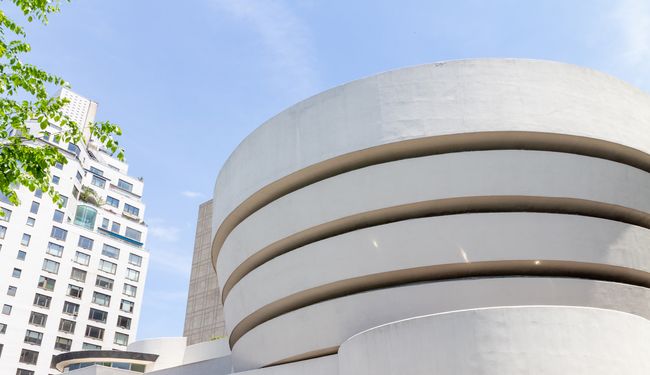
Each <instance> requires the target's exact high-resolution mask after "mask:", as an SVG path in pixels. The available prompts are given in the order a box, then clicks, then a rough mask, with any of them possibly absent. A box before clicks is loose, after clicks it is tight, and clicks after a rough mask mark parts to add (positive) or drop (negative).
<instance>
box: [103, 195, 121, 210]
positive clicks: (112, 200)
mask: <svg viewBox="0 0 650 375" xmlns="http://www.w3.org/2000/svg"><path fill="white" fill-rule="evenodd" d="M106 204H108V205H109V206H113V207H116V208H117V207H118V206H119V205H120V200H119V199H115V198H113V197H111V196H110V195H109V196H107V197H106Z"/></svg>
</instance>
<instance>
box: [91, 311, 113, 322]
mask: <svg viewBox="0 0 650 375" xmlns="http://www.w3.org/2000/svg"><path fill="white" fill-rule="evenodd" d="M107 317H108V313H107V312H106V311H102V310H97V309H92V308H91V309H90V313H89V314H88V319H90V320H94V321H96V322H102V323H106V318H107Z"/></svg>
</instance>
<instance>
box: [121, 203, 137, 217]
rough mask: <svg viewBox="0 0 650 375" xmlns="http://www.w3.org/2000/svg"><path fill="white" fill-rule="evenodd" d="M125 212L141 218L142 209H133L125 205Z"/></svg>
mask: <svg viewBox="0 0 650 375" xmlns="http://www.w3.org/2000/svg"><path fill="white" fill-rule="evenodd" d="M124 212H126V213H128V214H131V215H133V216H140V209H139V208H137V207H133V206H131V205H130V204H128V203H124Z"/></svg>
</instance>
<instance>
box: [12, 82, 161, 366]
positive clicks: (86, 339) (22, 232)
mask: <svg viewBox="0 0 650 375" xmlns="http://www.w3.org/2000/svg"><path fill="white" fill-rule="evenodd" d="M60 95H61V96H62V97H66V98H69V99H70V104H69V105H68V106H67V107H66V109H65V111H66V114H68V115H69V116H70V117H71V118H72V119H75V120H76V121H85V122H87V121H92V120H93V119H94V115H95V112H96V108H97V104H96V103H95V102H93V101H91V100H88V99H86V98H83V97H81V96H79V95H77V94H75V93H74V92H72V91H70V90H65V89H64V90H63V91H62V92H61V94H60ZM81 124H82V123H80V125H81ZM33 125H34V127H33V129H34V131H37V129H38V128H37V126H36V124H33ZM82 128H83V127H82ZM39 130H40V129H39ZM60 130H61V129H60V128H59V127H58V126H57V125H56V124H50V126H49V128H48V129H46V131H47V134H44V135H43V137H42V138H41V139H40V140H39V142H43V143H48V144H51V145H55V146H57V147H59V148H60V149H61V151H62V152H63V153H64V154H65V155H66V157H67V159H68V162H67V163H66V164H65V165H57V166H56V167H54V168H52V170H51V178H52V183H53V184H54V185H55V186H56V187H57V191H58V192H59V193H60V194H61V198H62V200H61V206H59V205H58V204H54V203H52V201H51V199H50V197H49V196H48V195H47V194H46V193H43V192H40V191H34V192H30V191H29V190H28V189H27V188H25V187H21V188H20V189H19V193H18V194H19V197H20V200H21V204H20V206H17V207H16V206H13V205H11V204H10V203H9V202H8V200H7V199H6V198H4V197H3V199H2V201H1V202H0V208H1V209H2V210H3V211H4V212H5V215H4V216H3V217H1V218H0V220H1V221H0V295H1V296H0V301H1V302H0V305H1V306H2V311H1V313H0V374H16V375H46V374H52V373H58V371H57V370H56V369H53V368H51V360H52V357H53V356H55V355H57V354H60V353H63V352H67V351H76V350H88V349H94V350H98V349H106V350H124V349H125V348H126V345H128V344H129V342H130V341H132V340H133V339H134V336H135V333H136V331H137V326H138V317H139V314H140V309H141V301H142V294H143V288H144V281H145V278H146V273H147V264H148V258H149V255H148V252H147V251H146V249H145V241H146V235H147V228H146V225H145V222H144V209H145V207H144V204H143V202H142V191H143V187H144V183H143V180H142V179H141V178H134V177H132V176H129V174H128V165H127V164H126V163H124V162H121V161H119V160H118V159H116V158H114V157H113V156H111V155H110V154H109V153H108V152H107V151H106V150H104V149H103V148H102V146H101V144H99V143H98V142H95V141H93V140H92V139H88V138H89V137H88V132H87V130H85V129H84V131H85V134H86V143H85V144H71V143H70V144H67V143H66V144H63V143H61V142H57V139H56V137H55V135H56V133H57V132H58V131H60Z"/></svg>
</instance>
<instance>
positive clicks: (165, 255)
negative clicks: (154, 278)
mask: <svg viewBox="0 0 650 375" xmlns="http://www.w3.org/2000/svg"><path fill="white" fill-rule="evenodd" d="M151 262H152V263H154V264H153V265H152V266H153V267H152V269H153V268H157V269H159V271H162V272H163V273H172V274H174V276H180V277H182V278H183V279H189V277H190V270H191V268H192V250H191V249H189V250H188V249H184V248H181V247H179V248H176V249H174V250H169V249H166V248H162V247H157V248H156V249H154V250H153V251H152V255H151Z"/></svg>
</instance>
